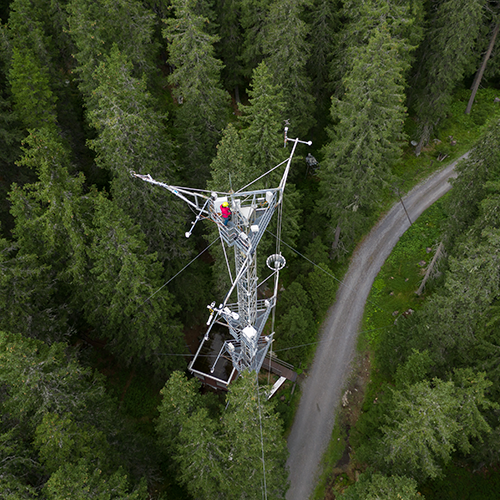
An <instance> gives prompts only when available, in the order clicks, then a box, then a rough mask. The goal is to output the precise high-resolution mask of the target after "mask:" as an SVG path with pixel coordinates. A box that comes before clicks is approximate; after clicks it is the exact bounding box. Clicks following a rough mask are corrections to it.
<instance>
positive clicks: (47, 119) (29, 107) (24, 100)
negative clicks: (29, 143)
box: [9, 48, 57, 129]
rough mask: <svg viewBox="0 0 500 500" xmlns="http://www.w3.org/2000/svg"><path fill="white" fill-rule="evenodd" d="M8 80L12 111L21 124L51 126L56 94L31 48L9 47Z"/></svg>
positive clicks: (54, 121)
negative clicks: (10, 52)
mask: <svg viewBox="0 0 500 500" xmlns="http://www.w3.org/2000/svg"><path fill="white" fill-rule="evenodd" d="M9 83H10V89H11V93H12V100H13V105H14V111H15V112H16V114H17V116H18V118H19V120H20V121H21V122H22V123H23V125H24V127H25V128H27V129H31V128H42V127H55V125H56V120H57V115H56V107H55V104H56V98H55V96H54V94H53V92H52V90H51V88H50V81H49V76H48V74H47V71H46V70H45V68H44V67H43V66H42V65H41V64H40V63H39V61H38V59H37V57H36V56H35V54H34V53H33V52H31V50H29V49H17V48H14V49H13V51H12V60H11V66H10V70H9Z"/></svg>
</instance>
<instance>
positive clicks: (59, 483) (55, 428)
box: [0, 332, 146, 499]
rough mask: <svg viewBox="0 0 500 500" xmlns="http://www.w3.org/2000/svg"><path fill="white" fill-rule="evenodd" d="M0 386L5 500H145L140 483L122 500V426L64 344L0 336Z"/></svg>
mask: <svg viewBox="0 0 500 500" xmlns="http://www.w3.org/2000/svg"><path fill="white" fill-rule="evenodd" d="M0 382H1V384H2V387H4V389H5V393H4V396H3V398H2V401H1V402H0V409H1V426H0V429H1V431H0V440H1V442H2V447H1V450H0V456H1V457H2V460H1V462H0V474H1V476H2V485H1V488H0V491H1V492H2V496H3V497H4V498H34V496H31V495H41V494H42V492H43V494H44V497H46V498H51V499H60V498H67V497H66V496H65V495H70V496H71V498H88V494H90V493H92V494H93V495H96V498H130V499H139V498H145V497H146V496H145V495H146V488H145V484H141V483H140V484H139V485H138V486H137V488H134V490H135V491H134V494H131V495H130V496H127V494H128V490H129V488H130V484H129V481H128V480H127V477H126V475H125V472H124V470H122V469H121V467H120V466H119V465H118V464H119V462H120V461H121V458H120V457H118V456H115V455H114V453H115V452H114V447H113V444H114V443H113V441H116V438H117V435H118V434H119V433H120V432H121V430H120V428H119V424H118V422H120V424H122V425H123V421H122V419H121V418H117V417H118V415H117V408H116V404H115V403H114V402H113V401H112V400H111V399H110V398H109V397H108V396H107V395H106V393H105V390H104V384H103V377H102V376H101V375H98V374H97V373H94V372H92V370H90V369H86V368H83V367H82V366H81V365H80V364H79V363H78V361H77V360H76V357H75V352H74V351H71V350H70V349H69V348H68V346H67V345H66V344H63V343H55V344H53V345H51V346H48V345H46V344H45V343H43V342H41V341H39V340H34V339H26V338H23V337H22V336H21V335H14V334H8V333H4V332H0ZM89 408H91V411H89ZM30 493H31V495H30ZM84 494H86V495H87V496H83V495H84ZM9 495H11V496H9ZM76 495H82V496H76Z"/></svg>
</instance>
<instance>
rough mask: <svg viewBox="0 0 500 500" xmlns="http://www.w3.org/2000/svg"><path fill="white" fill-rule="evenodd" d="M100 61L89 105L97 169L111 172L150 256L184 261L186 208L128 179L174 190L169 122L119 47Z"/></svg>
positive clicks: (114, 187)
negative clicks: (145, 179) (163, 184)
mask: <svg viewBox="0 0 500 500" xmlns="http://www.w3.org/2000/svg"><path fill="white" fill-rule="evenodd" d="M102 59H104V61H103V62H102V63H101V64H100V65H99V67H98V68H97V69H96V71H95V74H94V77H95V81H96V88H95V90H94V92H93V93H92V98H91V99H89V100H88V101H87V102H88V103H89V107H90V110H89V112H88V118H89V121H90V124H91V125H92V126H93V127H95V128H96V130H97V132H98V135H97V137H96V138H95V139H92V140H90V141H89V146H90V148H91V149H93V150H94V151H95V152H96V154H97V157H96V163H97V165H98V166H100V167H101V168H105V169H107V170H109V171H111V173H112V177H113V180H112V182H111V194H112V196H113V198H114V200H115V203H116V204H118V205H119V206H120V207H121V208H122V209H123V210H125V211H126V213H127V214H128V215H130V216H131V217H132V218H133V219H134V220H135V221H136V222H137V223H138V224H140V226H141V228H142V230H143V231H144V233H145V235H146V238H147V242H148V249H149V251H150V252H157V254H158V256H159V258H160V260H161V261H165V260H171V259H173V258H177V257H186V255H187V250H188V249H187V248H186V243H185V238H183V235H184V229H183V227H182V226H183V223H184V220H183V219H184V218H185V217H186V213H185V210H186V208H185V207H184V206H182V205H181V203H180V201H179V200H178V199H177V198H175V197H172V196H171V195H168V194H167V193H165V192H164V191H163V190H161V188H159V187H157V186H154V187H153V186H151V185H149V184H147V183H145V182H143V181H140V180H138V179H131V177H130V172H131V171H135V172H137V173H143V174H150V175H152V176H153V177H154V178H157V180H160V181H163V182H167V183H172V184H176V180H177V176H176V173H175V168H174V157H173V151H172V146H171V142H170V139H169V137H168V135H167V133H166V127H165V123H164V120H165V118H166V117H165V116H163V115H162V114H161V113H159V112H158V111H157V109H156V108H157V104H156V102H155V99H154V98H153V97H152V96H151V94H150V93H149V92H148V91H147V88H146V81H145V79H144V78H142V79H139V78H135V77H134V76H133V75H132V64H131V62H130V61H129V60H128V59H127V58H126V57H125V56H124V54H123V53H121V52H120V51H119V49H118V47H117V46H116V45H113V47H112V49H111V52H110V55H109V56H108V57H104V56H103V58H102ZM181 235H182V238H183V239H182V240H181Z"/></svg>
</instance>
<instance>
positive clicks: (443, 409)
mask: <svg viewBox="0 0 500 500" xmlns="http://www.w3.org/2000/svg"><path fill="white" fill-rule="evenodd" d="M456 378H457V379H458V381H457V382H458V383H455V382H453V381H451V380H450V381H447V382H444V381H442V380H439V379H434V380H433V381H432V383H430V382H429V381H425V382H421V383H418V384H415V385H413V386H410V387H408V388H407V389H405V390H402V391H394V395H393V397H394V407H393V409H392V411H391V412H390V413H389V415H388V416H387V424H388V425H387V426H384V427H383V428H382V431H383V434H384V435H383V437H382V439H381V444H382V447H381V449H380V455H378V456H377V457H378V458H377V460H379V462H380V461H383V462H385V463H386V464H387V466H388V470H389V471H390V472H391V473H392V474H400V475H407V476H410V477H413V478H414V479H417V480H425V479H428V478H436V477H439V476H441V475H442V474H443V466H444V465H445V464H447V463H449V462H450V460H451V454H452V453H453V452H454V451H455V449H459V450H461V451H462V452H469V451H470V450H471V448H472V445H471V439H477V438H481V437H482V436H483V435H484V434H486V433H488V432H490V430H491V429H490V426H489V425H488V423H487V422H486V420H485V418H484V416H483V414H482V411H484V410H487V409H488V408H495V407H496V405H495V404H493V403H492V402H491V401H490V400H489V399H488V398H487V395H486V392H487V389H488V387H489V386H490V385H491V382H489V381H488V380H486V378H485V374H484V373H474V372H472V370H465V371H462V372H457V374H456Z"/></svg>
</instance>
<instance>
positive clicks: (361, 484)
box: [341, 472, 425, 500]
mask: <svg viewBox="0 0 500 500" xmlns="http://www.w3.org/2000/svg"><path fill="white" fill-rule="evenodd" d="M341 498H342V499H345V500H382V499H383V500H399V499H402V498H404V499H405V500H417V499H424V498H425V497H424V496H422V495H421V494H420V493H419V492H418V491H417V482H416V481H415V480H414V479H411V478H409V477H406V476H389V477H387V476H384V475H382V474H378V473H369V472H365V473H363V474H361V475H360V476H359V480H358V481H357V482H356V483H355V484H354V485H352V486H350V487H349V488H347V490H345V491H344V493H343V494H342V496H341Z"/></svg>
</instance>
